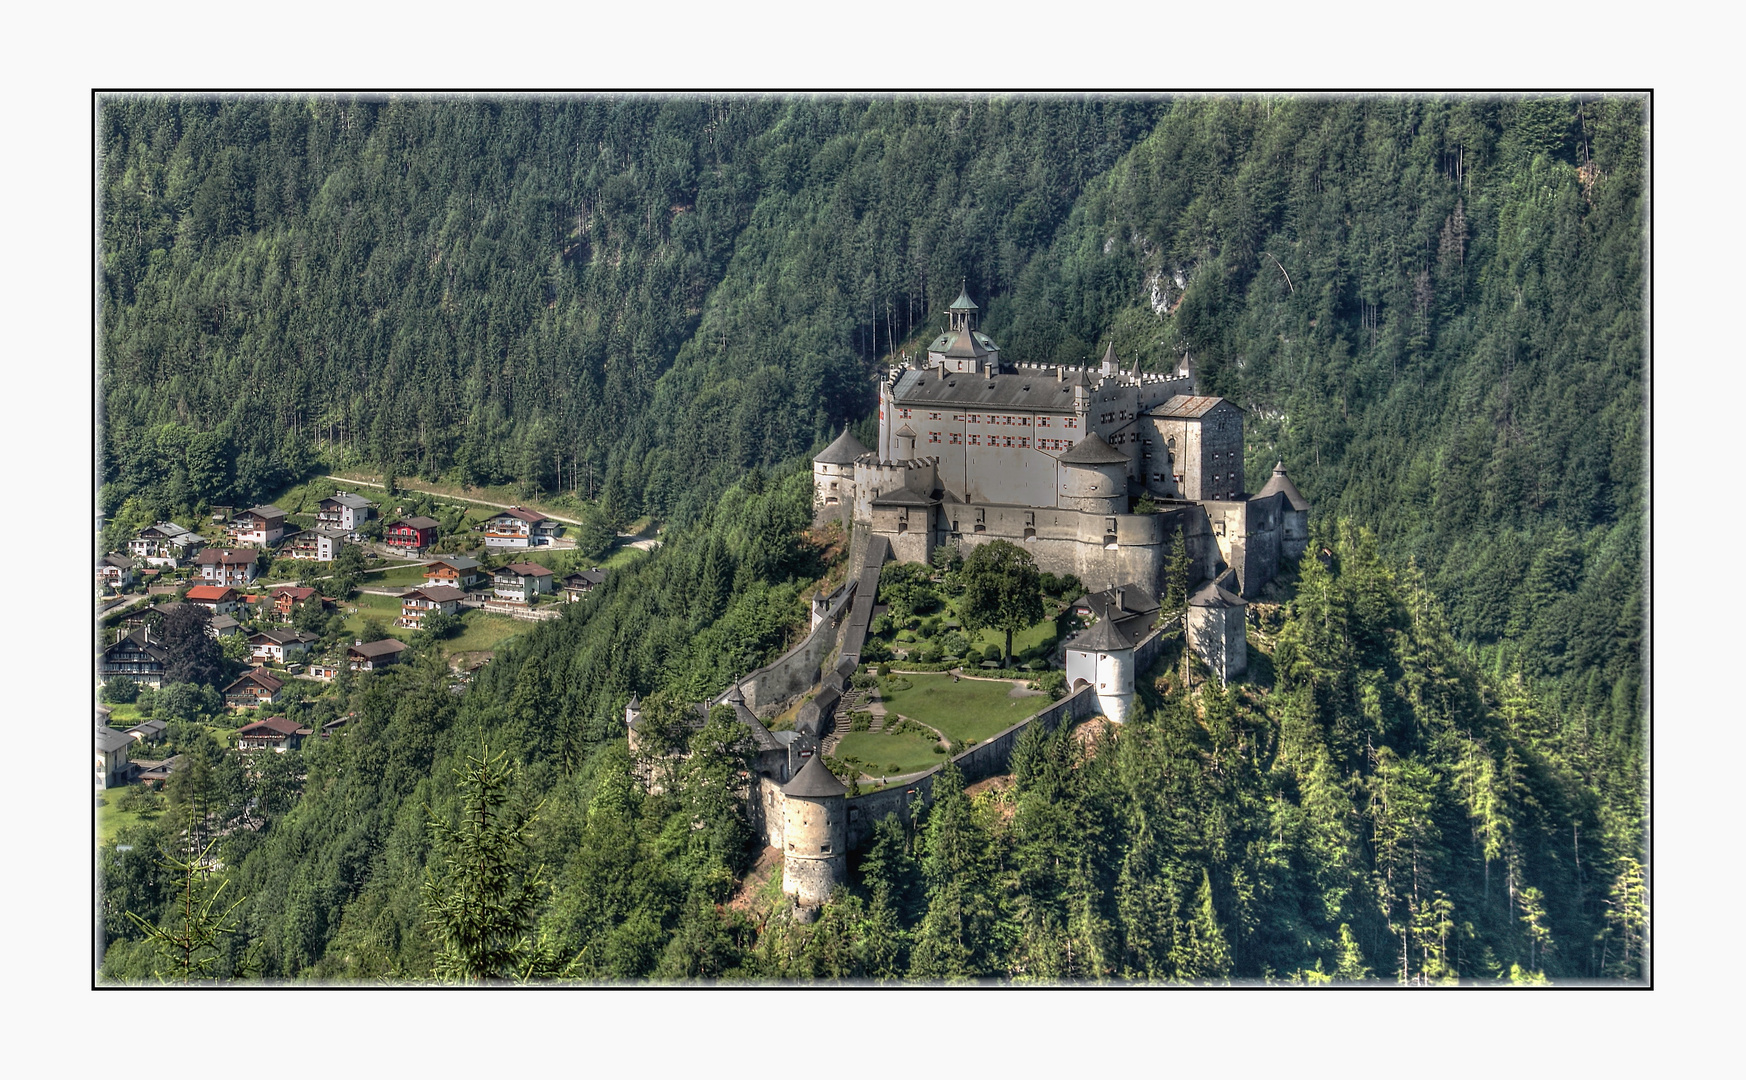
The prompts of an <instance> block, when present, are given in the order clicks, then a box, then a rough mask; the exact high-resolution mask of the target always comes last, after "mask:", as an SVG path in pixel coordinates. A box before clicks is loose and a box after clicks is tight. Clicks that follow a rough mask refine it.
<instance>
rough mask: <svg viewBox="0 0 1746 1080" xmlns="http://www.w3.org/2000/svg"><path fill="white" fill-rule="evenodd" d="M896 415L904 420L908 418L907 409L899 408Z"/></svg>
mask: <svg viewBox="0 0 1746 1080" xmlns="http://www.w3.org/2000/svg"><path fill="white" fill-rule="evenodd" d="M897 415H899V416H901V417H903V418H904V419H905V420H908V419H909V410H908V409H899V410H897Z"/></svg>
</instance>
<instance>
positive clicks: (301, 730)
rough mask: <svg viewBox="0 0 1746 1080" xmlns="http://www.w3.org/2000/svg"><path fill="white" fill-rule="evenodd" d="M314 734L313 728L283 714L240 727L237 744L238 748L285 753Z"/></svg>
mask: <svg viewBox="0 0 1746 1080" xmlns="http://www.w3.org/2000/svg"><path fill="white" fill-rule="evenodd" d="M313 734H315V731H314V729H313V728H306V727H301V726H299V725H298V724H296V723H293V722H292V721H290V720H287V719H285V718H284V717H283V716H269V717H267V718H266V719H265V720H256V721H255V722H254V723H252V724H246V725H244V726H243V727H242V728H239V729H238V730H237V733H236V746H237V749H238V750H274V751H277V752H279V753H281V754H283V753H284V752H285V751H287V750H295V749H297V748H298V747H299V746H301V745H303V740H304V739H305V738H307V737H308V736H310V735H313Z"/></svg>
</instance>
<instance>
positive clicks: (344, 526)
mask: <svg viewBox="0 0 1746 1080" xmlns="http://www.w3.org/2000/svg"><path fill="white" fill-rule="evenodd" d="M375 512H376V504H375V503H373V502H371V501H370V500H369V499H366V498H364V497H363V496H362V495H354V494H352V493H351V492H349V491H336V492H334V493H333V496H332V497H331V498H327V499H323V500H321V502H319V503H317V504H316V506H315V520H316V521H318V522H320V523H321V524H323V525H326V526H329V527H330V528H335V529H339V530H342V531H344V532H356V531H357V530H358V527H359V526H361V525H362V524H363V523H364V522H366V521H368V520H370V518H371V517H372V516H374V514H375Z"/></svg>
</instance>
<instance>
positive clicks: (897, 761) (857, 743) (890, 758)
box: [833, 731, 946, 779]
mask: <svg viewBox="0 0 1746 1080" xmlns="http://www.w3.org/2000/svg"><path fill="white" fill-rule="evenodd" d="M938 745H939V743H938V742H936V741H934V740H932V739H926V738H923V737H922V736H920V735H892V734H888V733H887V732H883V731H851V732H849V733H848V734H847V735H844V736H843V739H842V741H841V742H839V743H838V744H837V750H836V753H835V754H834V755H833V756H834V757H837V758H839V759H840V758H844V757H854V758H860V759H861V761H863V762H864V763H865V764H864V765H863V766H862V767H863V768H864V769H866V770H869V771H870V772H871V775H872V776H873V777H874V778H875V779H877V778H878V777H880V776H886V775H891V776H895V775H896V774H898V773H908V772H919V771H921V770H922V769H931V768H933V767H934V766H935V765H938V764H940V763H941V762H943V761H945V760H946V756H945V755H944V754H936V753H934V747H936V746H938Z"/></svg>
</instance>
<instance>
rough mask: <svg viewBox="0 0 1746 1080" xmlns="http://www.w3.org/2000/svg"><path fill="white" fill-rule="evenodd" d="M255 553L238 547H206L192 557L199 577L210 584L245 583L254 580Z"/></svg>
mask: <svg viewBox="0 0 1746 1080" xmlns="http://www.w3.org/2000/svg"><path fill="white" fill-rule="evenodd" d="M256 557H257V556H256V555H255V553H254V552H252V551H246V550H242V549H238V548H208V549H207V550H205V551H202V552H201V553H200V554H199V555H196V556H195V557H194V565H195V566H198V567H199V568H200V579H201V580H202V581H205V582H207V583H208V584H212V585H247V584H248V583H249V582H251V581H253V580H255V576H256V569H255V560H256Z"/></svg>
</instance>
